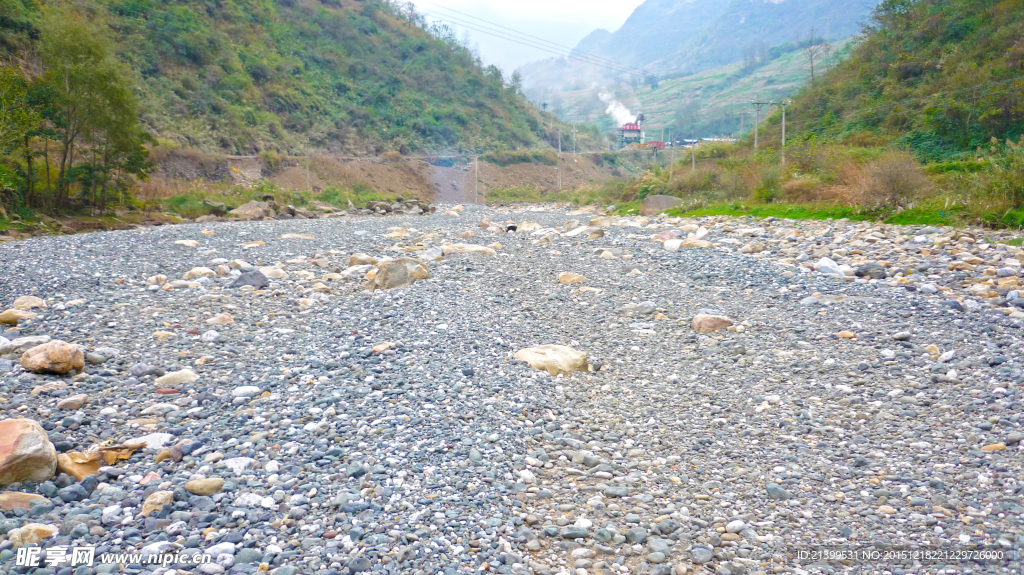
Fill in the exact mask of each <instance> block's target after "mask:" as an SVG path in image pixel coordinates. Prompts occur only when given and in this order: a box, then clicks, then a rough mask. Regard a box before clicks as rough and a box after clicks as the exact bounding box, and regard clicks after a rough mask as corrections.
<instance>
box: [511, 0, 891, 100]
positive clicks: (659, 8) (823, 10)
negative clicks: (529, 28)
mask: <svg viewBox="0 0 1024 575" xmlns="http://www.w3.org/2000/svg"><path fill="white" fill-rule="evenodd" d="M877 3H878V0H843V1H841V2H840V1H837V0H728V1H727V2H722V1H715V0H647V1H646V2H644V3H643V4H641V5H640V6H639V7H637V9H636V10H635V11H634V12H633V14H632V15H630V17H629V18H628V19H627V20H626V22H625V23H624V24H623V25H622V27H621V28H619V29H618V30H616V31H614V32H608V31H605V30H597V31H595V32H593V33H591V34H590V35H588V36H587V37H586V38H584V39H583V40H582V41H581V42H580V43H579V45H578V46H577V47H576V50H577V51H578V52H583V53H587V54H591V55H595V56H600V57H603V58H607V59H610V60H613V61H614V62H616V63H617V64H619V65H621V66H628V67H631V68H634V69H636V71H634V72H632V73H630V72H626V73H624V72H622V71H621V70H620V71H616V70H612V69H609V68H607V67H601V66H593V65H588V64H583V63H580V62H579V61H577V60H573V59H565V58H550V59H547V60H542V61H540V62H534V63H532V64H528V65H526V66H524V67H523V69H522V73H523V79H524V83H525V85H526V87H527V90H528V94H530V95H531V97H532V96H535V95H538V94H544V93H545V91H550V90H560V89H563V88H569V87H575V88H579V87H580V86H581V85H589V84H591V83H594V82H598V83H601V82H607V81H610V80H615V81H622V80H626V81H631V82H632V83H634V84H639V83H642V82H643V81H644V80H645V78H644V77H645V76H646V74H648V73H650V74H653V75H655V76H661V77H664V76H666V75H671V76H673V77H678V76H680V75H685V74H694V73H697V72H702V71H705V70H710V69H712V68H717V67H720V66H723V65H726V64H730V63H733V62H738V61H741V60H743V58H744V53H745V52H748V53H749V52H750V51H752V50H754V51H756V50H758V49H761V50H764V49H767V48H768V47H771V46H776V45H779V44H783V43H786V42H789V43H791V44H795V43H797V42H799V41H801V40H803V39H806V38H807V37H808V36H810V35H811V33H812V30H813V33H814V36H815V37H820V38H824V39H829V40H836V39H841V38H847V37H849V36H852V35H854V34H857V33H858V32H860V30H861V22H862V21H864V20H865V19H866V18H867V17H868V15H869V14H870V13H871V10H872V9H873V8H874V6H875V5H876V4H877Z"/></svg>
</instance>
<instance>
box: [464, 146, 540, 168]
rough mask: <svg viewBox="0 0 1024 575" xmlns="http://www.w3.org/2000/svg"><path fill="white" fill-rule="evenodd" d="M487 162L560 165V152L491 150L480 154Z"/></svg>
mask: <svg viewBox="0 0 1024 575" xmlns="http://www.w3.org/2000/svg"><path fill="white" fill-rule="evenodd" d="M480 159H481V160H483V161H485V162H490V163H492V164H496V165H499V166H503V167H504V166H511V165H512V164H545V165H548V166H556V165H558V154H557V153H556V152H555V151H554V150H550V149H549V150H505V151H498V152H490V153H488V154H484V155H482V156H480Z"/></svg>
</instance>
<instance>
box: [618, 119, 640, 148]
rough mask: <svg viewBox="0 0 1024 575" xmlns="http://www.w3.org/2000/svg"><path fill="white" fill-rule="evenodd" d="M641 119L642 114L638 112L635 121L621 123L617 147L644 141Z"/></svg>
mask: <svg viewBox="0 0 1024 575" xmlns="http://www.w3.org/2000/svg"><path fill="white" fill-rule="evenodd" d="M643 121H644V116H643V114H640V115H639V116H637V119H636V121H635V122H633V123H630V124H623V125H622V128H621V129H620V130H619V149H622V148H625V147H626V146H628V145H630V144H643V143H644V130H643Z"/></svg>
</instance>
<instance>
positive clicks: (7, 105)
mask: <svg viewBox="0 0 1024 575" xmlns="http://www.w3.org/2000/svg"><path fill="white" fill-rule="evenodd" d="M39 120H40V118H39V114H38V113H37V112H36V110H35V109H33V108H32V107H31V106H29V103H28V82H27V81H26V80H25V78H24V77H23V76H22V75H21V74H20V73H19V72H18V71H17V70H15V69H14V68H10V67H6V66H4V67H0V154H8V153H10V151H11V150H12V149H14V148H16V147H17V146H18V145H19V144H20V143H21V141H22V140H23V139H24V138H25V134H27V133H28V131H29V130H31V129H32V128H33V127H35V126H36V125H38V124H39Z"/></svg>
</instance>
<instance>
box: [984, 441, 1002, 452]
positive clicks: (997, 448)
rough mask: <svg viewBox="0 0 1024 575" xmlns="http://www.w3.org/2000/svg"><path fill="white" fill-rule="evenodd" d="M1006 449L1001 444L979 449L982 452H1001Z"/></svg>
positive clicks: (991, 444)
mask: <svg viewBox="0 0 1024 575" xmlns="http://www.w3.org/2000/svg"><path fill="white" fill-rule="evenodd" d="M1004 449H1006V445H1005V444H1003V443H990V444H989V445H986V446H984V447H982V448H981V450H982V451H990V452H991V451H1003V450H1004Z"/></svg>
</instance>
